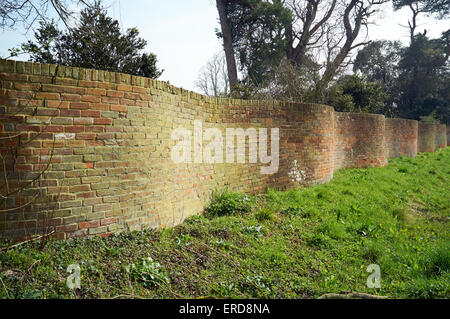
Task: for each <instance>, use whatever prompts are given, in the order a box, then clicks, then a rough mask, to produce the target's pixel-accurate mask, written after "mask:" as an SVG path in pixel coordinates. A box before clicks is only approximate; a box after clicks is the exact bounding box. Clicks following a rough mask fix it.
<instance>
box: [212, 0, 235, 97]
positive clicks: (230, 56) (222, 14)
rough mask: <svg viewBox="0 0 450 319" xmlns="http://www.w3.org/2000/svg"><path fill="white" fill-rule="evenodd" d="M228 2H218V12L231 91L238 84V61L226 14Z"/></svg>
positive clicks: (220, 0)
mask: <svg viewBox="0 0 450 319" xmlns="http://www.w3.org/2000/svg"><path fill="white" fill-rule="evenodd" d="M226 1H227V0H216V4H217V10H218V11H219V19H220V27H221V29H222V38H223V48H224V51H225V58H226V60H227V71H228V80H229V83H230V91H233V88H234V87H235V85H236V84H237V83H238V77H237V68H236V60H235V58H234V49H233V43H232V38H231V28H230V23H229V21H228V17H227V12H226Z"/></svg>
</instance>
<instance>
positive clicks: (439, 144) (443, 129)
mask: <svg viewBox="0 0 450 319" xmlns="http://www.w3.org/2000/svg"><path fill="white" fill-rule="evenodd" d="M444 147H447V125H445V124H436V148H444Z"/></svg>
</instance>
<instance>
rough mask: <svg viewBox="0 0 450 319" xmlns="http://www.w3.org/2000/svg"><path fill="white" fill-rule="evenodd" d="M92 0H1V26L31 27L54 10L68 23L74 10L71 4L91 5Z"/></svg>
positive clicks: (9, 27)
mask: <svg viewBox="0 0 450 319" xmlns="http://www.w3.org/2000/svg"><path fill="white" fill-rule="evenodd" d="M92 4H93V1H90V0H1V1H0V28H2V29H12V28H14V27H15V26H16V24H23V25H24V26H25V28H26V29H29V28H30V27H31V26H32V25H33V24H34V22H35V21H37V20H44V21H47V20H48V16H49V15H50V12H51V11H52V10H53V11H54V12H55V13H56V15H57V16H59V18H61V20H62V21H63V22H64V23H65V24H66V25H67V21H68V20H69V19H70V17H71V16H72V14H73V12H72V11H71V10H70V6H73V5H76V6H79V7H91V6H92Z"/></svg>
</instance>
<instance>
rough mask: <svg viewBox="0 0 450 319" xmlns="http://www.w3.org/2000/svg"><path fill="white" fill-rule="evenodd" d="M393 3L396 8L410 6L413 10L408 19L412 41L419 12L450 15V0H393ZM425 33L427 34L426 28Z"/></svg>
mask: <svg viewBox="0 0 450 319" xmlns="http://www.w3.org/2000/svg"><path fill="white" fill-rule="evenodd" d="M392 4H393V6H394V9H395V10H399V9H401V8H403V7H408V8H409V9H410V10H411V14H412V16H411V19H410V20H409V21H408V28H409V33H410V38H411V42H412V40H413V39H414V36H415V35H416V34H415V31H416V28H417V19H418V16H419V14H421V13H424V14H426V15H428V16H435V17H437V18H438V19H443V18H445V17H447V16H449V15H450V0H393V1H392ZM423 35H426V30H425V31H424V33H423Z"/></svg>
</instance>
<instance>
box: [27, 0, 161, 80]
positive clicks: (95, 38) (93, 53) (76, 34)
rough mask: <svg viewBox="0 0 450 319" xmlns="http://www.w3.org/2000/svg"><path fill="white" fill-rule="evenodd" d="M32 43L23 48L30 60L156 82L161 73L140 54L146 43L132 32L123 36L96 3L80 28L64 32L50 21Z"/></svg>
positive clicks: (83, 15)
mask: <svg viewBox="0 0 450 319" xmlns="http://www.w3.org/2000/svg"><path fill="white" fill-rule="evenodd" d="M34 36H35V41H28V42H27V43H24V44H22V47H21V48H22V50H23V51H24V52H27V53H29V54H30V57H31V60H32V61H35V62H40V63H54V64H61V65H67V66H75V67H84V68H94V69H99V70H106V71H114V72H123V73H128V74H133V75H140V76H146V77H152V78H157V77H159V76H160V75H161V73H162V71H161V70H159V69H158V68H157V66H156V62H157V59H156V56H155V55H154V54H153V53H147V52H143V50H144V49H145V47H146V45H147V41H145V40H144V39H142V38H140V37H139V31H138V30H137V29H136V28H131V29H128V30H127V31H126V33H122V31H121V30H120V26H119V22H118V21H117V20H114V19H112V18H111V17H108V16H107V12H106V10H105V9H103V8H102V7H101V6H100V3H99V2H96V4H95V5H94V6H92V7H87V8H85V9H84V10H82V11H81V14H80V19H79V24H78V25H76V26H75V27H73V28H70V29H68V30H67V31H62V30H59V29H58V27H57V25H56V24H55V23H54V22H53V21H51V22H46V21H41V22H40V27H39V28H38V29H37V31H36V32H35V34H34Z"/></svg>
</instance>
